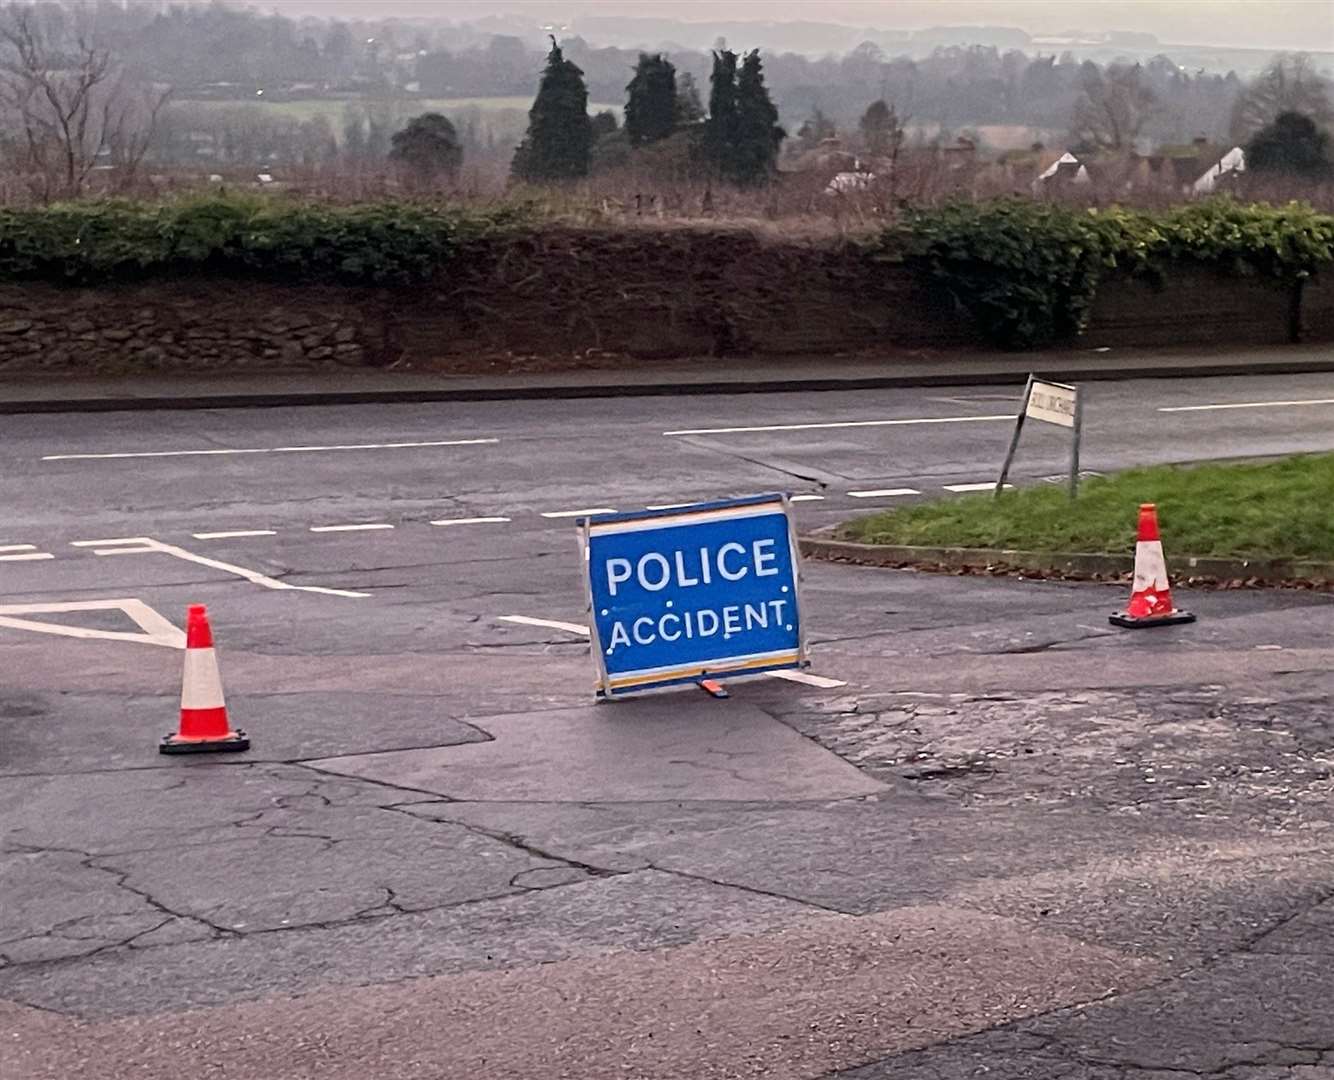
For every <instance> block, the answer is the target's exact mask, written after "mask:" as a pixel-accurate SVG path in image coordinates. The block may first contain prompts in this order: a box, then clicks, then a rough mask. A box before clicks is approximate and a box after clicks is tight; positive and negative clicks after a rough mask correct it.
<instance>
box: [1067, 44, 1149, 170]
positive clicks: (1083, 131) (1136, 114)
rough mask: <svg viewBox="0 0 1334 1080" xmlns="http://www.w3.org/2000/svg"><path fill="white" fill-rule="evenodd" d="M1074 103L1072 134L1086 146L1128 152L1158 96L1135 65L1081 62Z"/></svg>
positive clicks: (1139, 68)
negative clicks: (1081, 67) (1083, 63)
mask: <svg viewBox="0 0 1334 1080" xmlns="http://www.w3.org/2000/svg"><path fill="white" fill-rule="evenodd" d="M1080 84H1081V86H1080V93H1079V98H1078V100H1077V101H1076V102H1075V111H1074V119H1073V124H1072V127H1073V134H1074V136H1075V138H1076V139H1077V140H1078V141H1079V142H1081V143H1083V144H1084V145H1086V146H1089V147H1097V148H1099V149H1102V150H1116V151H1128V150H1131V149H1132V148H1133V147H1134V145H1135V140H1136V139H1138V138H1139V135H1140V132H1141V130H1143V128H1144V124H1145V123H1146V122H1147V121H1148V119H1149V117H1150V116H1152V115H1153V112H1154V109H1155V108H1156V107H1157V104H1158V99H1157V95H1156V94H1154V92H1153V89H1152V87H1150V86H1149V85H1148V83H1147V82H1146V81H1145V79H1144V69H1143V68H1142V67H1141V66H1140V65H1139V64H1109V65H1108V66H1107V69H1106V70H1105V71H1100V70H1099V69H1098V67H1097V65H1096V64H1085V65H1084V70H1083V72H1082V73H1081V78H1080Z"/></svg>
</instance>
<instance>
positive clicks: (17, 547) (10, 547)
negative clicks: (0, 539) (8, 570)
mask: <svg viewBox="0 0 1334 1080" xmlns="http://www.w3.org/2000/svg"><path fill="white" fill-rule="evenodd" d="M36 550H37V545H36V544H4V545H0V551H36Z"/></svg>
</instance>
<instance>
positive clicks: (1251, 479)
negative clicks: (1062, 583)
mask: <svg viewBox="0 0 1334 1080" xmlns="http://www.w3.org/2000/svg"><path fill="white" fill-rule="evenodd" d="M1142 502H1152V503H1157V504H1158V519H1159V524H1160V526H1161V528H1162V535H1163V544H1164V547H1165V548H1166V549H1167V552H1168V554H1169V555H1174V554H1176V555H1207V556H1215V557H1223V558H1229V557H1239V558H1253V559H1307V560H1315V561H1334V454H1314V455H1306V456H1302V457H1293V458H1285V459H1283V460H1281V461H1267V462H1260V463H1245V464H1216V465H1192V466H1170V465H1169V466H1156V467H1153V468H1145V469H1132V470H1130V471H1128V472H1123V473H1118V474H1116V475H1114V476H1109V477H1102V478H1097V479H1092V480H1089V481H1087V482H1085V483H1084V484H1083V485H1081V488H1080V494H1079V499H1078V500H1077V501H1076V502H1073V503H1072V502H1071V501H1070V499H1069V496H1068V495H1067V493H1066V489H1065V488H1064V486H1058V485H1054V484H1042V485H1039V486H1037V487H1032V488H1024V489H1021V490H1017V491H1007V492H1005V493H1004V494H1003V495H1002V496H1001V498H999V499H993V498H992V497H991V496H990V495H972V496H965V497H963V498H953V499H947V500H943V501H941V502H933V503H925V504H921V505H917V506H905V507H901V508H899V509H896V510H887V511H884V512H882V513H879V514H872V515H870V516H869V517H865V518H859V519H856V520H854V521H850V522H848V523H846V524H845V525H843V526H842V527H841V528H840V530H839V536H840V538H841V539H844V540H855V541H858V542H860V543H863V544H913V545H924V546H930V547H979V548H1011V549H1016V550H1022V551H1040V552H1112V553H1116V552H1127V551H1131V550H1133V547H1134V543H1135V524H1136V518H1137V514H1136V511H1137V508H1138V506H1139V504H1140V503H1142Z"/></svg>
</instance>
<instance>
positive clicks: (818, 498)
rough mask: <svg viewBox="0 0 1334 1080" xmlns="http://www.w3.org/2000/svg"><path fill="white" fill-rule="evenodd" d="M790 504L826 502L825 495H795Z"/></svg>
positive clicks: (789, 500)
mask: <svg viewBox="0 0 1334 1080" xmlns="http://www.w3.org/2000/svg"><path fill="white" fill-rule="evenodd" d="M788 502H824V496H823V495H793V496H792V497H791V498H790V499H788Z"/></svg>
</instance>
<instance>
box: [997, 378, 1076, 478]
mask: <svg viewBox="0 0 1334 1080" xmlns="http://www.w3.org/2000/svg"><path fill="white" fill-rule="evenodd" d="M1036 386H1051V387H1055V388H1056V389H1058V390H1068V391H1070V393H1072V394H1073V395H1074V399H1075V412H1074V416H1073V418H1072V422H1071V423H1070V424H1068V425H1067V424H1063V423H1060V422H1059V421H1055V420H1047V419H1045V418H1044V417H1041V416H1035V417H1033V419H1034V420H1035V421H1037V422H1039V423H1046V424H1052V425H1053V426H1055V427H1068V428H1069V430H1070V470H1069V481H1068V484H1069V489H1070V498H1072V499H1074V498H1077V497H1078V495H1079V447H1080V443H1081V442H1082V441H1083V437H1084V395H1083V393H1081V391H1080V388H1079V387H1078V386H1075V385H1072V384H1070V383H1058V382H1053V381H1052V380H1051V379H1040V378H1038V377H1037V376H1036V375H1034V374H1031V373H1030V374H1029V376H1028V381H1027V382H1026V383H1025V384H1024V396H1023V399H1022V400H1021V401H1020V403H1019V415H1018V416H1016V417H1015V420H1014V432H1013V433H1012V434H1011V435H1010V446H1009V449H1007V450H1006V451H1005V461H1004V462H1003V463H1002V464H1001V471H1000V476H999V477H998V478H997V480H996V487H995V490H994V491H993V492H992V494H993V496H994V497H995V498H997V499H999V498H1000V496H1001V492H1002V491H1004V490H1005V481H1006V479H1007V478H1008V477H1009V475H1010V466H1011V465H1012V464H1013V463H1014V455H1015V452H1016V451H1017V450H1018V449H1019V436H1020V434H1021V433H1022V432H1023V430H1024V421H1025V420H1026V419H1027V418H1028V415H1029V414H1028V405H1029V402H1030V401H1032V399H1033V390H1034V388H1035V387H1036Z"/></svg>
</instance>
